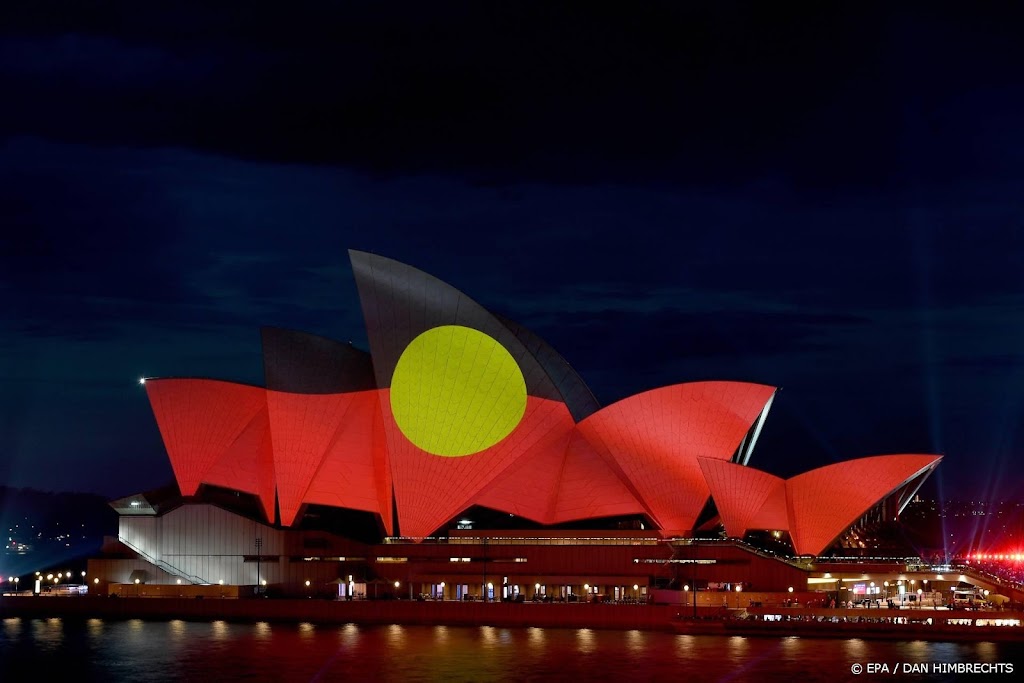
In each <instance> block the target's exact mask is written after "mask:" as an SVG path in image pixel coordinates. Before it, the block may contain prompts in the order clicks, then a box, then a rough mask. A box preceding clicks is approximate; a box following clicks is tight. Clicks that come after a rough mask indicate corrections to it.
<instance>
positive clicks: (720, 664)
mask: <svg viewBox="0 0 1024 683" xmlns="http://www.w3.org/2000/svg"><path fill="white" fill-rule="evenodd" d="M956 662H988V663H1004V664H1005V663H1012V664H1013V665H1014V669H1015V672H1014V673H1013V674H1002V675H991V674H989V675H982V674H974V675H967V674H960V675H956V674H929V675H920V674H912V673H904V672H903V669H904V665H905V664H907V663H918V664H921V663H923V664H929V665H930V664H932V663H956ZM869 663H877V664H881V663H885V664H886V665H887V666H888V667H889V673H868V672H867V671H864V672H863V673H861V674H860V675H854V674H853V673H851V667H852V666H853V665H854V664H860V665H862V666H867V665H868V664H869ZM893 665H896V666H897V673H896V674H895V675H893V674H892V673H891V670H892V667H893ZM1021 674H1024V645H1022V644H1020V643H1012V644H1011V643H994V642H981V643H927V642H923V641H867V640H860V639H849V640H831V639H810V638H796V637H791V638H782V639H778V638H745V637H739V636H733V637H729V636H682V635H674V634H670V633H656V632H646V631H596V630H588V629H581V630H570V629H542V628H516V629H509V628H497V627H490V626H483V627H478V628H466V627H450V626H449V627H446V626H356V625H354V624H347V625H344V626H336V625H331V626H321V625H314V624H308V623H303V624H280V623H266V622H258V623H228V622H224V621H215V622H212V623H211V622H186V621H179V620H175V621H142V620H139V619H133V620H129V621H106V620H102V619H89V620H84V621H83V620H68V619H19V618H14V619H4V620H3V621H2V622H0V680H2V681H4V683H7V682H8V681H11V682H14V681H32V682H39V683H51V682H60V683H80V682H82V681H103V682H105V683H107V682H118V681H146V682H147V683H149V682H152V683H159V682H163V681H168V682H170V681H174V682H177V681H213V682H215V683H221V682H223V681H285V682H290V681H375V680H379V681H540V680H568V681H572V682H574V683H586V682H589V681H646V680H658V681H792V682H793V683H805V682H811V681H829V682H833V683H834V682H835V681H847V680H850V681H853V680H872V681H875V680H883V679H885V680H900V681H912V680H928V681H940V680H950V681H952V680H978V681H981V680H1004V681H1007V682H1009V681H1013V680H1019V679H1018V676H1020V675H1021Z"/></svg>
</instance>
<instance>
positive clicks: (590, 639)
mask: <svg viewBox="0 0 1024 683" xmlns="http://www.w3.org/2000/svg"><path fill="white" fill-rule="evenodd" d="M595 640H596V639H595V638H594V632H593V631H591V630H590V629H589V628H581V629H580V630H579V631H576V649H577V650H579V651H580V652H581V653H582V654H589V653H591V652H593V651H594V648H595V647H597V643H596V642H595Z"/></svg>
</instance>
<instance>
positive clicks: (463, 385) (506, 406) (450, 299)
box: [147, 251, 933, 549]
mask: <svg viewBox="0 0 1024 683" xmlns="http://www.w3.org/2000/svg"><path fill="white" fill-rule="evenodd" d="M349 254H350V258H351V262H352V270H353V274H354V276H355V281H356V286H357V288H358V291H359V297H360V302H361V306H362V310H363V315H364V318H365V322H366V329H367V335H368V339H369V345H370V350H369V353H367V352H365V351H361V350H359V349H356V348H354V347H352V346H351V345H350V344H342V343H340V342H337V341H334V340H331V339H326V338H324V337H318V336H316V335H312V334H309V333H306V332H299V331H293V330H281V329H277V328H264V330H263V333H262V337H263V356H264V373H265V386H263V387H254V386H247V385H240V384H235V383H231V382H223V381H220V380H214V379H157V380H148V381H147V392H148V395H149V399H150V402H151V404H152V407H153V413H154V415H155V417H156V419H157V423H158V425H159V428H160V433H161V436H162V437H163V440H164V445H165V447H166V448H167V452H168V455H169V456H170V459H171V464H172V466H173V469H174V474H175V477H176V479H177V481H178V486H179V488H180V490H181V493H182V494H183V495H185V496H192V495H196V494H197V493H199V492H200V489H201V487H202V486H204V485H213V486H218V487H227V488H231V489H234V490H236V491H244V492H247V493H251V494H253V495H255V496H257V497H258V499H259V500H260V502H261V504H262V507H263V510H264V514H265V517H266V519H267V521H270V522H276V523H279V524H281V525H284V526H291V525H294V524H298V523H300V522H301V521H302V520H303V518H304V515H305V510H306V508H307V506H308V505H311V504H316V505H323V506H332V507H338V508H345V509H352V510H360V511H364V512H369V513H373V514H375V515H377V516H378V518H379V520H380V524H381V528H382V529H383V530H384V532H386V533H387V534H390V535H394V534H396V533H398V534H401V535H403V536H406V537H411V538H414V539H418V538H423V537H426V536H429V535H431V534H434V533H436V532H439V531H441V532H442V533H443V529H444V528H445V526H446V525H448V524H450V523H451V522H452V521H453V520H454V519H456V518H457V517H458V516H459V515H460V514H462V513H463V512H464V511H465V510H466V509H468V508H469V507H471V506H476V505H481V506H485V507H489V508H492V509H494V510H499V511H503V512H508V513H511V514H512V515H516V516H519V517H524V518H527V519H530V520H533V521H535V522H538V523H541V524H558V523H562V522H569V521H575V522H578V521H580V520H587V519H596V518H600V517H614V516H623V515H630V516H635V515H642V516H643V517H645V518H646V519H647V520H648V521H649V522H650V524H651V526H652V527H654V528H655V529H659V530H660V531H661V533H662V534H663V535H665V536H676V535H684V536H685V535H688V534H690V533H692V531H693V529H694V526H695V525H696V524H697V522H698V518H699V517H700V516H701V515H702V511H703V510H705V509H706V507H707V504H708V501H709V500H710V499H711V497H712V496H714V497H715V499H716V502H717V503H718V508H719V513H720V516H721V519H722V521H723V522H724V524H725V526H726V529H727V531H728V532H729V533H743V532H744V531H745V530H746V529H747V528H752V526H751V525H753V526H754V527H756V526H757V525H759V524H770V525H771V526H773V527H779V528H781V527H782V525H786V526H785V528H786V529H787V530H789V531H790V532H791V535H792V538H793V540H794V545H799V546H800V547H801V548H808V547H810V548H815V549H817V548H818V547H819V546H821V544H822V543H827V542H828V540H829V539H832V538H834V537H835V535H836V534H837V533H838V531H836V530H837V529H838V530H839V531H841V530H842V527H843V526H844V525H849V524H850V523H851V521H850V520H851V519H856V517H857V515H856V514H855V513H857V512H859V511H862V510H861V508H862V507H863V506H864V505H869V504H874V501H877V500H878V497H879V496H885V495H887V492H896V494H895V495H897V496H898V497H900V498H901V499H902V497H903V496H904V494H906V493H907V492H908V491H909V490H910V489H911V488H913V487H914V486H916V485H919V482H920V480H922V479H923V477H924V476H927V474H928V473H930V472H931V470H932V469H933V467H932V465H931V463H932V461H931V460H929V461H927V462H925V461H918V460H916V459H915V460H907V459H906V458H910V457H911V456H899V457H900V458H904V459H902V460H899V461H895V460H886V461H875V462H874V463H873V465H871V476H866V477H864V478H863V480H864V481H870V482H871V486H870V490H868V487H864V490H863V491H861V492H860V494H858V495H856V496H850V497H849V499H848V502H849V504H845V503H844V505H843V506H835V505H828V504H826V503H825V499H824V498H823V497H822V496H819V495H818V491H819V490H820V489H821V488H822V484H821V477H822V476H826V475H827V476H840V475H843V476H844V477H845V476H846V474H847V473H849V472H854V470H856V472H854V474H858V473H859V472H860V469H857V468H858V467H861V465H851V466H850V467H849V468H846V469H843V468H840V469H837V470H828V471H827V472H826V471H825V470H823V472H824V474H816V472H817V471H814V472H811V473H808V474H807V475H802V477H797V478H794V479H792V480H789V481H785V482H784V481H782V480H780V479H778V478H777V477H773V476H772V475H769V474H765V473H759V472H756V471H755V470H752V469H750V468H747V467H746V464H747V462H748V461H749V460H750V457H751V454H752V452H753V449H754V445H755V443H756V441H757V438H758V435H759V433H760V430H761V426H762V425H763V423H764V421H765V418H766V415H767V413H768V410H769V408H770V406H771V403H772V400H773V397H774V395H775V389H774V388H773V387H770V386H765V385H762V384H755V383H746V382H694V383H683V384H675V385H670V386H666V387H660V388H654V389H651V390H650V391H646V392H642V393H640V394H637V395H635V396H631V397H628V398H626V399H623V400H622V401H619V402H617V403H615V404H613V405H611V406H608V407H606V408H602V407H601V406H600V405H599V404H598V402H597V400H596V399H595V398H594V395H593V394H592V393H591V391H590V389H589V388H588V387H587V386H586V384H585V383H584V382H583V380H582V379H581V378H580V376H579V375H578V374H577V373H576V372H575V371H574V370H573V369H572V368H571V366H569V364H568V363H567V362H566V361H565V359H564V358H563V357H562V356H561V355H560V354H559V353H558V352H556V351H555V350H554V349H553V348H551V346H549V345H548V344H547V343H545V342H544V341H543V340H542V339H541V338H540V337H539V336H537V335H536V334H535V333H533V332H532V331H530V330H528V329H526V328H525V327H523V326H522V325H519V324H518V323H515V322H513V321H511V320H508V319H507V318H504V317H501V316H499V315H496V314H494V313H491V312H490V311H488V310H487V309H485V308H484V307H483V306H481V305H480V304H478V303H477V302H475V301H474V300H472V299H470V298H469V297H468V296H466V295H465V294H463V293H462V292H460V291H458V290H456V289H455V288H454V287H452V286H450V285H448V284H445V283H444V282H442V281H441V280H438V279H437V278H435V277H433V276H431V275H428V274H427V273H424V272H422V271H420V270H417V269H416V268H413V267H411V266H407V265H405V264H402V263H398V262H397V261H394V260H391V259H388V258H385V257H382V256H377V255H374V254H368V253H365V252H359V251H352V252H350V253H349ZM894 457H895V456H894ZM915 457H916V456H915ZM921 457H926V458H927V457H932V456H921ZM869 460H870V459H869ZM882 465H884V466H882ZM825 469H827V468H825ZM847 478H848V477H847ZM855 478H858V479H859V475H858V476H857V477H855ZM844 481H845V479H844ZM748 494H749V495H748ZM855 508H856V509H855ZM275 510H276V511H277V514H275ZM395 512H397V519H396V518H395V516H394V513H395Z"/></svg>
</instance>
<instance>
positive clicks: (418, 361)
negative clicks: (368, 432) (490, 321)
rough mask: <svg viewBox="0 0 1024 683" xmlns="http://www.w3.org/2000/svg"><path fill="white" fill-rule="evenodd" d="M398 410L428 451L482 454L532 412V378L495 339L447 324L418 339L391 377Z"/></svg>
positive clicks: (410, 435)
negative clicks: (528, 378)
mask: <svg viewBox="0 0 1024 683" xmlns="http://www.w3.org/2000/svg"><path fill="white" fill-rule="evenodd" d="M391 412H392V414H393V415H394V416H395V422H396V423H397V424H398V427H399V429H401V430H402V433H403V434H405V436H406V438H407V439H409V441H412V442H413V443H414V444H416V445H417V446H418V447H420V448H421V449H423V450H424V451H426V452H427V453H433V454H434V455H443V456H446V457H459V456H463V455H470V454H472V453H479V452H480V451H482V450H484V449H485V448H489V447H490V446H493V445H494V444H496V443H498V442H499V441H501V440H502V439H504V438H505V437H506V436H508V435H509V434H511V433H512V430H513V429H515V428H516V425H518V424H519V421H520V420H522V419H523V413H525V412H526V380H524V379H523V372H522V370H520V369H519V364H518V363H516V360H515V358H513V357H512V355H511V354H510V353H509V352H508V351H507V350H506V349H505V347H503V346H502V345H501V344H499V343H498V342H497V341H496V340H494V339H493V338H491V337H489V336H488V335H486V334H484V333H483V332H480V331H479V330H474V329H471V328H469V327H462V326H461V325H444V326H441V327H435V328H433V329H430V330H427V331H426V332H424V333H423V334H421V335H420V336H418V337H416V338H415V339H413V340H412V341H411V342H410V343H409V346H407V347H406V348H405V351H403V352H402V356H401V357H400V358H399V359H398V363H397V365H395V374H394V375H392V377H391Z"/></svg>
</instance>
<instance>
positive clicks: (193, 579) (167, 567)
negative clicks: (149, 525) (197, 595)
mask: <svg viewBox="0 0 1024 683" xmlns="http://www.w3.org/2000/svg"><path fill="white" fill-rule="evenodd" d="M117 540H119V541H120V542H121V543H124V544H125V545H126V546H128V547H129V548H131V549H132V550H133V551H135V552H136V553H138V554H139V555H140V556H142V558H143V559H144V560H146V561H147V562H149V563H150V564H152V565H155V566H157V567H159V568H160V569H163V570H164V571H165V572H167V573H168V574H173V575H174V576H181V577H183V578H186V579H188V580H189V582H190V583H196V584H210V583H213V582H212V581H207V580H206V579H204V578H202V577H200V576H194V575H192V574H189V573H188V572H186V571H185V570H183V569H180V568H178V567H175V566H174V565H171V564H168V563H167V562H164V561H163V560H158V559H156V558H155V557H153V556H152V555H150V554H149V553H147V552H146V551H145V550H143V549H142V548H140V547H138V546H137V545H135V544H134V543H131V542H130V541H128V540H126V539H124V538H122V537H120V536H118V538H117Z"/></svg>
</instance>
